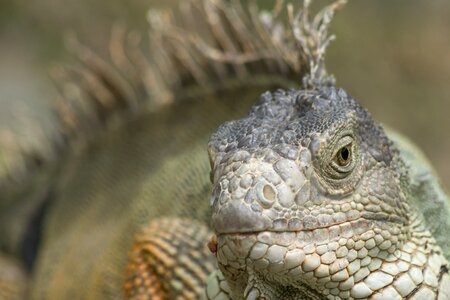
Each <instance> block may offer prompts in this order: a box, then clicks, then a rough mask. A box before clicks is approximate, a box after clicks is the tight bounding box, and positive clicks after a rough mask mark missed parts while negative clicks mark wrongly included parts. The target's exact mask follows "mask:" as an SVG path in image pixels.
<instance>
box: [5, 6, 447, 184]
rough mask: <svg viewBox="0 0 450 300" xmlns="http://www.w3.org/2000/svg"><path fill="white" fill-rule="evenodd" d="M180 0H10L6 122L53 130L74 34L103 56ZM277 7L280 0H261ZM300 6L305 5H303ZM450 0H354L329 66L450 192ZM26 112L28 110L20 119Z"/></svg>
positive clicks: (340, 20) (342, 16)
mask: <svg viewBox="0 0 450 300" xmlns="http://www.w3.org/2000/svg"><path fill="white" fill-rule="evenodd" d="M177 2H178V1H176V0H165V1H161V0H129V1H119V0H109V1H105V0H89V1H88V0H77V1H75V0H72V1H68V0H40V1H37V0H6V2H5V0H3V1H2V2H1V3H0V127H1V126H8V127H13V128H15V130H16V131H17V132H18V134H20V135H21V136H22V139H27V135H30V134H32V132H33V128H34V127H35V124H37V123H39V124H46V125H48V130H51V121H50V118H49V112H48V104H49V103H51V101H52V100H53V99H54V93H55V90H54V87H53V85H52V82H51V81H50V79H49V76H48V70H49V69H50V67H51V66H52V64H54V63H57V62H58V63H60V62H64V61H65V60H67V59H68V55H67V54H66V51H65V48H64V43H63V35H64V34H65V33H67V32H70V31H73V32H75V33H76V34H77V36H78V37H79V38H80V40H82V41H83V42H84V43H85V44H88V45H90V46H91V47H92V48H94V49H96V50H98V51H99V52H100V53H102V51H104V50H105V49H106V48H107V47H105V45H107V44H106V43H107V41H108V38H109V33H110V28H111V25H112V24H113V23H115V22H124V23H125V24H127V26H128V27H129V28H132V29H137V30H142V31H144V30H145V27H146V24H145V13H146V11H147V9H148V8H150V7H159V6H170V5H176V3H177ZM260 2H261V5H263V6H267V7H271V5H272V4H273V1H260ZM295 2H297V1H295ZM449 16H450V1H448V0H433V1H423V0H396V1H392V0H377V1H374V0H358V1H356V0H350V1H349V3H348V4H347V6H346V7H345V9H344V10H342V11H341V12H340V13H339V14H338V15H337V18H336V20H335V22H334V23H333V26H332V32H334V33H335V34H336V35H337V40H336V41H335V42H334V43H333V44H332V46H331V48H330V50H329V53H328V68H329V71H330V72H331V73H334V74H335V76H336V78H337V80H338V84H339V85H340V86H342V87H344V88H346V89H347V90H348V91H349V92H350V93H351V94H352V95H353V96H355V97H356V98H357V99H359V100H360V101H361V102H362V103H363V104H364V105H365V106H366V107H367V108H368V109H369V110H370V111H371V112H372V114H373V115H374V117H375V119H377V120H379V121H381V122H383V123H386V124H388V125H390V126H391V127H394V128H396V129H398V130H399V131H401V132H403V133H404V134H406V135H407V136H409V137H410V138H412V140H413V141H415V142H416V143H417V144H418V145H419V146H420V147H421V148H422V149H423V150H424V151H425V153H426V154H427V156H428V157H429V158H430V160H431V161H432V162H433V164H434V166H435V167H436V169H437V171H438V173H439V175H440V176H441V178H442V181H443V183H444V185H445V186H446V187H447V190H450V155H449V154H450V132H449V131H450V115H449V114H450V86H449V83H450V17H449ZM17 116H20V118H18V117H17Z"/></svg>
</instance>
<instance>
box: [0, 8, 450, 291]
mask: <svg viewBox="0 0 450 300" xmlns="http://www.w3.org/2000/svg"><path fill="white" fill-rule="evenodd" d="M309 2H310V1H304V7H303V9H301V10H300V11H299V13H298V14H295V13H294V8H293V7H292V6H290V5H288V6H287V10H285V9H284V7H285V6H284V4H283V3H282V1H278V2H277V5H276V6H275V8H274V10H273V11H272V12H271V13H266V12H261V11H259V10H258V8H257V7H256V6H254V5H250V6H249V8H245V7H243V6H241V4H240V3H239V2H238V1H232V3H231V4H230V3H226V2H224V1H221V0H204V1H194V0H192V1H189V2H186V3H184V4H182V5H181V9H180V11H179V12H176V13H164V12H154V11H151V12H150V13H149V15H148V19H149V21H150V23H151V29H150V31H149V37H150V42H151V44H150V47H149V48H148V49H147V50H146V51H147V54H144V52H143V51H142V49H141V48H140V47H139V41H140V38H139V36H137V35H136V34H134V33H131V34H126V32H125V31H124V30H123V28H119V27H118V28H115V30H114V31H113V38H112V41H111V45H110V49H111V63H108V62H107V61H105V60H104V59H101V58H100V57H98V56H97V55H95V54H94V53H93V52H91V51H90V50H88V49H87V48H85V47H83V46H81V45H80V44H79V43H77V42H76V41H74V40H72V43H71V44H70V48H71V49H72V50H73V51H74V52H75V55H76V57H78V58H79V60H80V62H81V63H82V66H80V67H77V68H72V67H67V68H61V69H59V70H57V71H56V72H55V76H56V77H57V78H58V81H59V82H60V84H59V87H60V93H61V96H60V99H59V100H58V101H57V103H56V112H57V113H56V117H57V118H56V121H55V122H57V124H58V127H59V131H58V132H57V133H56V134H55V135H52V136H49V137H41V141H40V142H41V143H39V144H38V145H41V146H40V147H37V148H29V147H28V148H26V147H23V146H22V145H21V144H20V143H19V142H18V139H17V137H15V136H14V135H12V134H11V133H9V132H6V131H5V132H2V135H1V136H2V137H6V138H7V139H6V140H7V141H8V142H7V143H6V142H5V141H4V140H3V144H2V148H1V149H2V151H1V152H0V159H1V160H2V168H1V173H0V176H1V177H0V188H1V190H2V196H1V201H0V230H1V235H0V249H1V250H2V252H3V253H5V255H6V254H7V255H9V256H14V255H15V256H16V258H15V259H4V258H3V257H6V256H3V255H2V256H1V257H0V270H2V271H0V287H1V291H0V296H1V297H2V298H6V299H20V298H21V297H26V298H27V299H121V298H124V297H125V298H126V299H150V298H151V299H197V298H206V299H402V298H405V299H429V298H431V299H450V276H449V274H448V269H447V268H448V261H447V259H448V257H449V255H450V251H449V250H450V242H449V241H448V238H447V236H448V229H449V228H450V224H449V222H450V219H449V218H448V215H449V213H450V209H449V202H448V197H447V196H446V194H445V192H444V191H443V190H442V188H441V186H440V184H439V180H438V178H437V177H436V176H435V174H434V171H433V170H432V167H431V166H430V165H429V163H428V162H427V160H426V159H425V158H424V157H423V155H422V154H421V152H420V151H419V150H418V149H417V148H416V147H415V146H413V145H412V144H411V143H410V142H409V141H408V140H406V139H405V138H403V137H402V136H400V135H398V134H396V133H395V132H393V131H390V130H386V129H385V128H383V127H382V126H381V125H380V124H377V123H375V122H374V121H372V118H371V117H370V114H369V113H368V112H367V111H366V110H365V109H364V108H362V107H361V106H360V105H359V104H358V103H357V101H356V100H354V99H353V98H352V97H351V96H350V95H349V94H348V93H346V92H345V91H344V90H343V89H340V88H337V87H336V86H335V82H334V79H333V77H332V76H329V75H328V74H327V73H326V70H325V66H324V54H325V50H326V47H327V46H328V44H329V42H330V41H331V40H332V36H329V35H328V33H327V29H328V25H329V23H330V21H331V19H332V17H333V14H334V12H335V10H336V9H337V8H338V7H339V6H340V5H341V4H342V1H340V2H336V3H333V4H331V5H330V6H327V7H325V8H324V9H323V10H322V11H321V12H319V13H318V14H317V15H316V16H315V17H314V18H313V19H311V18H310V16H309V13H308V10H309V4H310V3H309ZM285 12H287V16H288V20H289V21H288V23H287V25H285V23H283V22H281V21H279V20H280V19H282V17H283V15H284V14H285ZM255 102H256V104H254V103H255ZM252 104H254V105H253V106H252V107H251V105H252ZM248 111H250V113H249V114H248V115H247V116H246V117H243V116H244V115H245V113H247V112H248ZM238 118H241V119H238ZM235 119H238V120H237V121H231V120H235ZM225 121H229V122H227V123H224V124H223V125H221V126H220V127H219V125H220V124H221V123H223V122H225ZM218 127H219V129H218V130H217V132H216V133H214V130H216V128H218ZM211 135H212V137H211V138H210V136H211ZM208 141H209V146H208V153H209V161H208V154H207V151H206V149H207V145H208ZM211 168H212V171H211V173H210V169H211ZM209 175H211V176H209ZM209 177H211V178H209ZM210 181H212V185H213V187H211V182H210ZM211 191H212V192H211ZM208 199H210V200H209V201H208ZM210 222H211V225H212V230H211V229H209V226H208V224H210ZM208 241H209V242H208ZM207 244H208V247H207ZM208 248H209V249H208ZM19 258H21V259H22V263H15V260H16V261H17V260H18V259H19ZM20 264H24V265H26V266H28V269H29V271H28V272H26V271H21V268H20ZM5 268H7V270H8V272H3V270H6V269H5ZM9 270H11V271H9ZM27 273H28V274H27ZM26 277H28V278H27V279H25V278H26ZM25 295H26V296H25Z"/></svg>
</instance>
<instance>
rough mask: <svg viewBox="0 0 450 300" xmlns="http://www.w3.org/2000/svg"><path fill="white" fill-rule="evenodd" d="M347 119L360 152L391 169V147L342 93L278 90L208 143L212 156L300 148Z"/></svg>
mask: <svg viewBox="0 0 450 300" xmlns="http://www.w3.org/2000/svg"><path fill="white" fill-rule="evenodd" d="M351 119H353V121H354V122H355V126H356V127H357V129H358V130H357V133H358V136H357V138H358V139H359V140H358V142H359V143H361V146H362V147H363V148H364V149H365V150H368V151H369V152H370V154H372V156H373V157H374V158H375V159H376V160H377V161H383V162H384V163H385V164H386V165H389V164H390V162H391V160H392V151H390V150H391V148H392V145H391V142H390V141H389V140H388V138H387V137H386V135H385V133H384V132H383V130H382V128H381V127H380V126H379V125H377V124H374V122H373V120H372V118H371V116H370V114H369V113H368V112H367V110H366V109H364V108H362V107H361V106H360V105H359V103H358V102H357V101H356V100H354V99H353V98H352V97H351V96H350V95H348V94H347V93H346V92H345V91H344V90H343V89H340V88H335V87H321V88H318V89H313V90H295V89H291V90H288V91H284V90H278V91H276V92H274V93H270V92H266V93H264V94H262V95H261V97H260V98H259V100H258V101H257V102H256V104H255V105H254V106H253V107H252V109H251V111H250V113H249V114H248V116H247V117H245V118H243V119H240V120H236V121H231V122H227V123H225V124H223V125H222V126H221V127H220V128H219V129H218V131H217V132H216V133H215V134H214V135H213V136H212V138H211V140H210V147H212V151H213V152H217V153H229V152H231V151H237V150H239V149H248V150H254V149H258V148H264V147H272V148H276V146H277V145H280V144H284V145H286V144H287V145H291V146H298V145H300V144H302V143H307V142H308V141H309V140H310V139H311V138H312V137H313V136H314V135H315V136H317V135H325V134H328V135H332V134H333V131H334V130H336V129H337V128H339V127H340V126H341V125H343V124H345V123H346V122H349V121H350V120H351Z"/></svg>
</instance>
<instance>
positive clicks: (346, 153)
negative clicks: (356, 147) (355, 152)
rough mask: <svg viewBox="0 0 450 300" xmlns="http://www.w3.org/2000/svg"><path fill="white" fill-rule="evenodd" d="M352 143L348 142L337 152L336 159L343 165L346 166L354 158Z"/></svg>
mask: <svg viewBox="0 0 450 300" xmlns="http://www.w3.org/2000/svg"><path fill="white" fill-rule="evenodd" d="M351 146H352V145H351V144H348V145H346V146H344V147H342V148H341V149H339V151H338V152H337V154H336V161H337V163H338V164H339V165H340V166H341V167H346V166H348V164H349V163H350V162H351V160H352V147H351Z"/></svg>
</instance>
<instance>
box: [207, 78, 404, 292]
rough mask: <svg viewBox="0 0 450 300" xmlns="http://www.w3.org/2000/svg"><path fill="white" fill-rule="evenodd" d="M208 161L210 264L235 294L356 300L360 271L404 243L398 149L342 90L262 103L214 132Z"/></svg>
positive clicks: (272, 96)
mask: <svg viewBox="0 0 450 300" xmlns="http://www.w3.org/2000/svg"><path fill="white" fill-rule="evenodd" d="M209 155H210V160H211V165H212V173H211V175H212V176H211V177H212V181H213V185H214V191H213V196H212V198H211V206H212V209H213V216H212V221H213V226H214V229H215V231H216V234H217V243H218V248H217V257H218V262H219V266H220V269H221V271H222V272H223V274H224V275H225V277H226V278H227V281H228V282H229V283H230V284H231V285H234V286H233V289H232V290H233V291H240V292H239V293H242V294H245V295H246V296H248V297H250V296H251V295H253V296H255V297H259V296H261V297H262V296H264V297H266V298H278V299H281V298H285V299H288V298H289V299H291V298H292V299H296V298H300V299H304V298H305V297H306V298H307V299H315V298H318V299H321V297H324V296H325V295H329V294H330V293H346V294H350V293H355V294H354V295H353V296H354V297H356V298H358V297H357V296H358V293H359V292H360V291H358V290H355V289H352V287H354V285H355V284H354V283H355V282H356V281H357V279H358V278H356V277H358V276H363V275H364V274H360V273H358V272H366V271H368V269H367V268H370V267H371V266H370V264H378V263H379V262H380V261H381V260H383V259H385V258H387V257H388V256H389V255H394V253H395V251H396V250H397V248H398V247H399V244H401V243H402V241H404V240H405V239H406V238H407V235H408V232H405V230H406V229H405V228H407V226H406V225H407V224H408V223H409V218H408V206H407V201H405V197H406V195H405V191H404V190H403V189H402V187H404V186H405V180H406V179H405V177H406V176H405V175H404V174H401V173H400V171H399V170H403V169H404V168H399V166H398V164H401V160H400V159H399V156H398V151H397V150H396V149H395V147H394V146H393V144H392V143H391V141H390V140H389V139H388V138H387V137H386V135H385V133H384V130H383V129H382V127H381V126H380V125H378V124H376V123H375V122H374V121H373V120H372V118H371V116H370V114H369V113H368V112H367V111H366V110H365V109H364V108H362V107H361V106H360V104H359V103H358V102H357V101H356V100H354V99H353V98H352V97H351V96H350V95H348V94H347V93H346V92H345V91H344V90H342V89H338V88H334V87H321V88H318V89H314V90H289V91H284V90H279V91H277V92H275V93H269V92H267V93H264V94H263V95H262V96H261V97H260V99H259V100H258V101H257V103H256V104H255V105H254V106H253V107H252V109H251V111H250V113H249V114H248V116H246V117H245V118H243V119H240V120H236V121H231V122H227V123H225V124H223V125H222V126H221V127H220V128H219V129H218V131H217V132H216V133H215V134H214V135H213V136H212V138H211V140H210V143H209ZM364 269H365V270H366V271H361V270H364ZM312 287H314V288H312ZM336 288H338V289H336ZM333 289H334V290H333ZM242 294H241V295H242ZM258 295H259V296H258ZM280 297H281V298H280ZM290 297H291V298H290ZM302 297H303V298H302ZM250 298H252V297H250Z"/></svg>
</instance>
